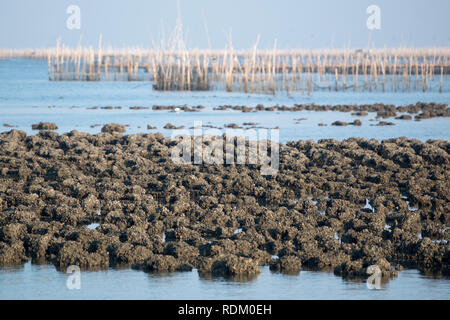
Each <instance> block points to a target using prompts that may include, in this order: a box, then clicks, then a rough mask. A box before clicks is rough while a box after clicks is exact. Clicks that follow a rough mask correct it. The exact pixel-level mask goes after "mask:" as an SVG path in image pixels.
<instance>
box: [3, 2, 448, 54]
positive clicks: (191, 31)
mask: <svg viewBox="0 0 450 320" xmlns="http://www.w3.org/2000/svg"><path fill="white" fill-rule="evenodd" d="M177 3H178V4H179V8H180V13H181V19H182V22H183V34H184V38H185V41H186V45H187V47H188V48H209V47H211V48H213V49H222V48H225V46H226V44H227V35H229V34H230V33H231V39H232V44H233V47H234V48H235V49H248V48H252V47H253V46H254V44H255V42H256V39H257V37H258V35H259V36H260V41H259V43H258V48H262V49H267V48H272V47H273V46H274V40H275V39H276V41H277V48H281V49H290V48H307V49H310V48H344V47H346V48H349V47H350V48H366V47H368V46H370V47H379V48H382V47H384V46H386V47H449V46H450V33H449V30H450V19H449V18H448V13H449V12H450V1H449V0H428V1H419V0H340V1H336V0H310V1H302V0H222V1H217V0H178V1H177V0H164V1H163V0H156V1H155V0H122V1H118V0H40V1H36V0H0V48H44V47H53V46H55V44H56V39H57V38H59V37H60V38H61V41H62V42H63V43H65V44H66V45H69V46H76V45H77V43H78V42H79V41H80V38H81V43H82V44H83V45H92V46H97V44H98V38H99V35H100V34H101V35H102V43H103V44H104V45H111V46H113V47H133V46H141V47H144V48H151V47H153V45H154V43H159V41H160V39H161V37H164V38H167V35H168V34H169V33H170V32H171V31H172V30H173V28H174V27H175V23H176V18H177V6H178V5H177ZM70 5H76V6H78V7H79V9H80V14H79V18H80V19H77V20H76V21H79V22H80V24H79V29H77V28H72V29H69V28H68V26H67V20H68V19H71V16H72V14H70V13H69V14H68V13H67V8H68V7H69V6H70ZM370 5H376V6H378V8H379V9H380V11H379V13H380V14H379V16H377V17H379V20H377V21H379V22H380V25H379V27H380V28H379V29H373V30H369V28H368V26H367V20H368V19H369V18H370V17H371V16H372V14H368V13H367V12H366V10H367V8H368V7H369V6H370ZM72 18H73V16H72ZM372 18H373V17H372ZM70 21H72V22H73V21H74V20H70ZM72 26H73V25H72Z"/></svg>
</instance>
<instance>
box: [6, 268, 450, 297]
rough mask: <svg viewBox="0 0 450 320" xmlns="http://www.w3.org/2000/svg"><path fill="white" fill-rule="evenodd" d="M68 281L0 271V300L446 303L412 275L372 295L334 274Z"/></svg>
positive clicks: (446, 289) (27, 271)
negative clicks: (75, 285)
mask: <svg viewBox="0 0 450 320" xmlns="http://www.w3.org/2000/svg"><path fill="white" fill-rule="evenodd" d="M71 275H72V274H67V273H64V272H58V271H57V270H56V269H55V267H54V266H51V265H33V264H31V262H28V263H26V264H25V265H23V266H20V267H2V268H0V299H194V300H197V299H236V300H237V299H242V300H246V299H262V300H264V299H369V300H375V299H433V300H435V299H450V280H446V279H433V278H430V277H426V276H424V275H422V274H420V273H419V272H418V271H417V270H403V271H401V272H399V275H398V277H397V278H393V279H391V280H390V281H388V282H387V283H382V285H381V288H380V289H377V290H376V289H369V288H368V286H367V283H366V282H364V281H362V282H357V281H348V280H344V279H342V278H341V277H338V276H335V275H333V273H328V272H313V271H301V272H300V273H299V274H298V275H286V274H280V273H273V272H271V271H270V270H269V268H268V267H262V272H261V274H260V275H259V276H257V277H256V278H253V279H251V280H248V279H224V278H221V277H219V278H205V277H202V276H200V275H199V273H198V272H197V271H196V270H193V271H192V272H177V273H171V274H147V273H144V272H142V271H136V270H132V269H122V270H114V269H110V270H107V271H84V272H81V275H80V289H69V288H68V286H67V281H68V280H69V281H70V279H69V277H70V276H71ZM69 287H70V286H69Z"/></svg>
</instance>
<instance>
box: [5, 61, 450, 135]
mask: <svg viewBox="0 0 450 320" xmlns="http://www.w3.org/2000/svg"><path fill="white" fill-rule="evenodd" d="M417 101H424V102H438V103H449V101H450V82H449V81H448V80H446V81H445V86H444V92H443V93H439V92H437V91H436V90H434V91H432V92H426V93H422V92H409V93H394V92H386V93H381V92H356V93H355V92H353V91H346V92H328V91H323V92H315V93H314V94H313V95H311V96H308V95H302V94H293V95H290V96H287V95H286V94H281V95H277V96H270V95H256V94H252V95H247V94H243V93H226V92H215V91H214V92H189V93H188V92H158V91H153V90H152V85H151V83H150V82H127V81H124V82H120V81H110V82H108V81H101V82H73V81H70V82H67V81H66V82H50V81H48V74H47V62H46V61H39V60H21V59H13V60H4V61H0V131H7V130H10V128H7V127H3V126H2V125H3V124H4V123H7V124H10V125H14V126H17V127H16V128H17V129H20V130H24V131H26V132H27V133H29V134H32V133H35V131H32V130H31V125H32V124H34V123H37V122H39V121H49V122H54V123H56V124H57V125H58V127H59V130H58V132H59V133H64V132H68V131H70V130H73V129H76V130H78V131H83V132H89V133H98V132H100V130H101V126H96V127H94V128H91V126H93V125H103V124H106V123H111V122H116V123H121V124H127V125H129V127H127V133H140V132H151V131H149V130H147V125H148V124H150V125H152V126H156V127H157V128H158V129H157V130H153V132H155V131H159V132H162V133H163V134H165V135H166V136H170V134H171V132H172V131H171V130H165V129H162V127H163V126H164V125H165V124H167V123H168V122H170V123H172V124H174V125H177V126H181V125H184V126H185V127H186V128H189V127H193V126H194V121H202V123H203V124H209V125H214V126H217V127H223V125H224V124H228V123H236V124H238V125H242V124H243V123H244V122H256V123H258V124H259V125H260V126H263V127H267V128H274V127H277V126H278V127H280V140H281V142H286V141H290V140H298V139H312V140H318V139H320V138H335V139H338V140H342V139H345V138H349V137H364V138H376V139H386V138H392V137H400V136H407V137H410V138H416V139H420V140H427V139H446V140H448V139H449V138H450V118H433V119H427V120H422V121H420V122H417V121H404V120H394V119H389V120H388V121H392V122H394V123H396V125H395V126H390V127H375V126H371V124H376V123H377V121H374V120H373V119H374V118H375V114H374V113H371V114H369V116H366V117H354V116H351V115H350V113H346V112H314V111H311V112H309V111H302V112H257V113H242V112H239V111H231V110H229V111H213V110H212V109H213V108H214V107H217V106H219V105H247V106H255V105H257V104H259V103H261V104H263V105H265V106H272V105H276V104H280V105H287V106H292V105H294V104H296V103H297V104H301V103H316V104H331V105H336V104H368V103H377V102H383V103H391V104H395V105H406V104H410V103H416V102H417ZM154 104H157V105H177V106H182V105H188V106H197V105H203V106H205V107H206V108H205V109H203V110H202V112H198V113H187V112H180V113H173V112H168V111H152V110H151V109H150V110H130V109H129V107H131V106H145V107H150V108H151V107H152V106H153V105H154ZM93 106H121V107H122V109H121V110H102V109H98V110H88V109H87V108H88V107H93ZM298 118H306V120H303V121H300V122H299V123H296V122H297V121H295V120H294V119H298ZM356 118H359V119H360V120H361V121H362V123H363V125H362V126H361V127H354V126H347V127H332V126H329V125H330V124H331V123H332V122H334V121H336V120H341V121H347V122H352V121H353V120H355V119H356ZM371 120H372V121H371ZM318 123H326V124H328V126H327V127H319V126H317V124H318Z"/></svg>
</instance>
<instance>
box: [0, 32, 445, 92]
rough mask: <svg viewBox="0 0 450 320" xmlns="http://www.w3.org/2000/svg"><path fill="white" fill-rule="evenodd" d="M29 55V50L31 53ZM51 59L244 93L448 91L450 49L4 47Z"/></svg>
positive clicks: (79, 77)
mask: <svg viewBox="0 0 450 320" xmlns="http://www.w3.org/2000/svg"><path fill="white" fill-rule="evenodd" d="M27 54H28V55H27ZM8 55H9V56H10V57H28V58H30V57H33V58H41V59H42V58H44V57H46V58H47V60H48V71H49V80H51V81H70V80H74V81H99V80H120V81H138V80H148V81H153V86H154V89H156V90H213V89H219V90H220V89H224V90H226V91H243V92H269V93H276V92H280V91H286V92H294V91H302V92H308V93H310V92H312V91H316V90H336V91H338V90H355V91H358V90H363V91H364V90H382V91H385V90H392V91H410V90H421V91H429V90H433V89H434V90H439V91H440V92H442V91H443V90H444V91H445V90H448V88H446V87H445V84H446V81H445V80H446V77H447V75H448V74H449V73H450V59H449V58H450V49H449V48H415V49H411V48H401V49H387V48H384V49H370V50H365V51H363V50H351V49H333V50H331V49H330V50H278V49H276V48H274V49H272V50H258V49H257V45H256V44H255V46H254V47H253V49H251V50H247V51H237V50H234V49H233V47H232V45H231V43H230V44H229V46H228V49H225V50H186V49H185V48H184V47H183V46H178V47H176V46H172V47H171V48H166V49H164V50H162V49H154V50H144V49H142V48H129V49H121V50H115V49H113V48H111V47H107V48H103V47H102V46H101V39H100V41H99V46H98V48H96V49H94V48H93V47H81V46H78V47H77V48H69V47H66V46H64V45H61V44H60V42H59V41H58V42H57V45H56V47H55V48H51V49H43V50H33V51H32V52H28V53H27V52H26V51H18V52H14V51H6V50H3V51H0V57H3V58H4V57H7V56H8Z"/></svg>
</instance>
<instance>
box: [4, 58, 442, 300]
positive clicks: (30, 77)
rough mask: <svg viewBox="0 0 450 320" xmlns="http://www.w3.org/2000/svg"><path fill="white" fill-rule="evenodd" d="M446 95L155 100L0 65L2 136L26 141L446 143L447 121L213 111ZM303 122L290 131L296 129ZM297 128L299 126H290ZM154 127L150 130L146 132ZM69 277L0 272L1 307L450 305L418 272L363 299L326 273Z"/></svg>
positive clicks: (43, 65) (42, 67) (129, 88)
mask: <svg viewBox="0 0 450 320" xmlns="http://www.w3.org/2000/svg"><path fill="white" fill-rule="evenodd" d="M449 91H450V85H449V81H448V79H446V81H445V86H444V93H442V94H440V93H438V92H436V90H434V91H433V92H427V93H422V92H410V93H393V92H386V93H380V92H372V93H369V92H364V93H355V92H353V91H347V92H316V93H314V94H313V95H311V96H307V95H301V94H293V95H290V96H287V95H277V96H268V95H247V94H242V93H225V92H193V93H183V92H176V93H170V92H164V93H161V92H155V91H153V90H152V86H151V83H149V82H106V81H104V82H49V81H48V74H47V62H46V61H38V60H19V59H13V60H3V61H0V132H1V131H8V130H10V128H6V127H3V124H4V123H8V124H10V125H14V126H16V129H20V130H24V131H26V132H27V133H29V134H33V133H36V131H32V130H31V125H32V124H34V123H38V122H39V121H48V122H55V123H56V124H57V125H58V126H59V130H57V131H58V132H59V133H63V132H68V131H70V130H73V129H76V130H78V131H83V132H90V133H97V132H99V131H100V129H101V126H96V127H94V128H91V126H92V125H96V124H99V125H103V124H106V123H111V122H116V123H121V124H127V125H129V127H127V133H140V132H156V131H159V132H162V133H163V134H165V135H167V136H169V135H170V134H171V131H170V130H164V129H162V127H163V126H164V125H165V124H166V123H168V122H170V123H172V124H174V125H177V126H180V125H184V126H186V127H187V128H189V127H192V126H194V121H202V123H203V124H210V125H215V126H219V127H222V126H223V125H224V124H227V123H236V124H239V125H241V124H242V123H243V122H256V123H258V125H260V126H264V127H268V128H274V127H276V126H279V127H280V140H281V141H282V142H286V141H289V140H298V139H313V140H318V139H321V138H335V139H338V140H342V139H345V138H349V137H365V138H376V139H386V138H392V137H399V136H407V137H410V138H417V139H420V140H427V139H430V138H431V139H445V140H449V138H450V118H434V119H427V120H422V121H420V122H416V121H401V120H393V119H389V120H388V121H393V122H395V123H396V126H392V127H374V126H370V124H375V123H377V122H376V121H370V119H373V118H374V117H375V114H369V116H367V117H353V116H351V115H350V113H343V112H309V111H303V112H258V113H242V112H237V111H213V110H212V109H213V108H214V107H217V106H219V105H225V104H226V105H247V106H255V105H257V104H259V103H262V104H264V105H265V106H272V105H275V104H280V105H283V104H284V105H288V106H292V105H293V104H295V103H297V104H301V103H316V104H331V105H336V104H369V103H377V102H382V103H389V104H395V105H405V104H410V103H416V102H417V101H423V102H438V103H449V101H450V92H449ZM154 104H157V105H179V106H182V105H188V106H196V105H203V106H205V107H206V108H205V109H203V110H202V111H201V112H199V113H185V112H180V113H169V112H167V111H152V110H136V111H134V110H130V109H129V107H131V106H147V107H151V106H152V105H154ZM108 105H111V106H121V107H122V109H121V110H100V109H99V110H88V109H87V108H88V107H93V106H108ZM298 118H306V120H302V121H295V120H294V119H298ZM355 118H359V119H361V120H362V122H363V125H362V126H361V127H353V126H347V127H331V126H327V127H319V126H317V124H318V123H321V122H322V123H326V124H328V125H329V124H331V123H332V122H333V121H336V120H341V121H347V122H351V121H353V120H354V119H355ZM297 122H299V123H297ZM148 124H150V125H152V126H156V127H158V129H157V130H153V131H150V130H147V125H148ZM68 276H69V275H68V274H65V273H62V272H58V271H56V269H55V268H54V267H53V266H51V265H44V266H39V265H32V264H31V263H27V264H25V265H23V266H20V267H14V268H11V267H2V268H0V299H88V298H89V299H115V298H120V299H215V298H222V299H450V280H448V279H431V278H427V277H425V276H423V275H421V274H420V273H419V272H418V271H417V270H404V271H402V272H400V273H399V276H398V277H397V278H395V279H392V280H391V281H389V282H388V283H386V284H383V286H382V289H381V290H370V289H368V288H367V285H366V283H365V282H353V281H346V280H343V279H342V278H341V277H337V276H334V275H333V274H331V273H326V272H310V271H302V272H301V273H300V274H299V275H297V276H288V275H282V274H275V273H272V272H270V271H269V270H268V268H267V267H265V268H262V273H261V274H260V275H259V276H258V277H256V278H255V279H253V280H251V281H236V280H235V281H231V280H225V279H223V278H217V279H205V278H202V277H200V276H199V275H198V273H197V272H196V271H193V272H184V273H173V274H168V275H154V274H146V273H144V272H140V271H134V270H130V269H125V270H108V271H98V272H82V273H81V289H80V290H69V289H68V288H67V287H66V281H67V278H68Z"/></svg>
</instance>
